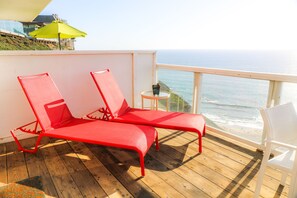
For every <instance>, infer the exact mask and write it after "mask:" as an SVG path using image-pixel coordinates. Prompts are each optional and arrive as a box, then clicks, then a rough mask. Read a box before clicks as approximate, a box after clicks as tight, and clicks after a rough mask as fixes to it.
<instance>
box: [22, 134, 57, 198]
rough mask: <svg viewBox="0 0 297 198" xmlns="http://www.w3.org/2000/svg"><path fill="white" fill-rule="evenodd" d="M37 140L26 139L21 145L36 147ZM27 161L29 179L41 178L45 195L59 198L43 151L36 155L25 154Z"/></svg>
mask: <svg viewBox="0 0 297 198" xmlns="http://www.w3.org/2000/svg"><path fill="white" fill-rule="evenodd" d="M35 140H36V139H35V138H31V139H26V140H22V141H21V143H22V144H23V145H34V144H35ZM25 160H26V164H27V169H28V174H29V177H35V176H40V177H41V181H42V185H43V189H44V192H45V194H46V195H49V196H52V197H58V193H57V191H56V188H55V186H54V183H53V181H52V178H51V176H50V173H49V171H48V169H47V167H46V164H45V163H44V159H43V156H42V154H41V151H38V152H37V153H36V154H31V153H25Z"/></svg>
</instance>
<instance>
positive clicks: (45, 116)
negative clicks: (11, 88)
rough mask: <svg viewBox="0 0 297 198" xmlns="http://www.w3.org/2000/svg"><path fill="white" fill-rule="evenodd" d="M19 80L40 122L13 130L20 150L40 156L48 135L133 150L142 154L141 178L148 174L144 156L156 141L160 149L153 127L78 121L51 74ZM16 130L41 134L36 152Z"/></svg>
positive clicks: (25, 77) (35, 148)
mask: <svg viewBox="0 0 297 198" xmlns="http://www.w3.org/2000/svg"><path fill="white" fill-rule="evenodd" d="M18 80H19V82H20V84H21V86H22V89H23V91H24V93H25V95H26V97H27V99H28V101H29V103H30V106H31V108H32V110H33V112H34V115H35V117H36V119H37V120H36V121H34V122H31V123H28V124H25V125H23V126H21V127H18V128H16V129H13V130H11V131H10V132H11V135H12V137H13V138H14V140H15V142H16V144H17V146H18V150H20V151H23V152H28V153H36V152H37V150H38V146H39V144H40V141H41V139H42V138H43V137H45V136H46V137H52V138H59V139H66V140H71V141H79V142H85V143H91V144H99V145H103V146H112V147H117V148H124V149H130V150H134V151H136V152H137V153H138V154H139V160H140V167H141V175H142V176H144V175H145V169H144V156H145V154H146V153H147V151H148V150H149V148H150V146H151V145H152V144H153V143H154V141H155V143H156V150H159V143H158V133H157V132H156V130H155V129H154V128H153V127H149V126H142V125H132V124H122V123H111V122H105V121H100V120H88V119H81V118H74V117H73V116H72V114H71V112H70V110H69V108H68V106H67V104H66V103H65V101H64V99H63V98H62V96H61V94H60V92H59V90H58V89H57V87H56V85H55V83H54V82H53V81H52V78H51V77H50V76H49V74H48V73H43V74H37V75H32V76H19V77H18ZM38 126H40V127H38ZM32 127H33V129H31V128H32ZM38 128H41V130H38ZM16 131H21V132H24V133H29V134H35V135H38V138H37V141H36V144H35V147H34V149H26V148H24V147H23V146H22V145H21V143H20V142H19V140H18V139H17V137H16V134H15V132H16Z"/></svg>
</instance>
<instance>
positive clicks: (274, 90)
mask: <svg viewBox="0 0 297 198" xmlns="http://www.w3.org/2000/svg"><path fill="white" fill-rule="evenodd" d="M282 84H283V83H282V82H280V81H275V80H270V81H269V89H268V97H267V102H266V108H270V107H273V106H275V105H279V104H280V102H281V93H282ZM266 130H267V129H266V127H265V126H264V128H263V133H262V139H261V145H262V146H263V148H264V146H265V142H264V141H265V138H266V133H267V131H266Z"/></svg>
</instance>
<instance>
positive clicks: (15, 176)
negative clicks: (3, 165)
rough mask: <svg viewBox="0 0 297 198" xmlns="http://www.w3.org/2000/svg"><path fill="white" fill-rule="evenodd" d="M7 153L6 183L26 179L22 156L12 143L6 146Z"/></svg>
mask: <svg viewBox="0 0 297 198" xmlns="http://www.w3.org/2000/svg"><path fill="white" fill-rule="evenodd" d="M6 152H7V182H8V183H12V182H17V181H21V180H24V179H27V178H28V172H27V167H26V162H25V158H24V154H23V152H21V151H18V150H17V146H16V144H15V143H14V142H9V143H7V144H6Z"/></svg>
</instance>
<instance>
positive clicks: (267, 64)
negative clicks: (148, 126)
mask: <svg viewBox="0 0 297 198" xmlns="http://www.w3.org/2000/svg"><path fill="white" fill-rule="evenodd" d="M157 63H160V64H162V63H164V64H176V65H189V66H197V67H206V68H220V69H232V70H242V71H252V72H265V73H281V74H295V75H297V51H289V50H288V51H281V50H273V51H272V50H271V51H268V50H159V51H158V52H157ZM193 76H194V75H193V73H191V72H181V71H172V70H165V69H159V70H158V79H159V80H160V81H162V82H164V83H165V84H166V85H167V86H169V87H170V88H171V89H172V91H174V92H175V93H177V94H178V95H179V96H181V97H182V98H183V99H184V100H185V101H186V102H188V103H189V104H192V91H193ZM268 87H269V82H268V81H262V80H254V79H243V78H235V77H224V76H217V75H207V74H205V75H203V80H202V101H201V108H200V113H202V114H203V115H204V116H205V117H206V118H207V119H208V120H209V121H210V122H209V123H208V124H211V125H213V126H215V127H217V128H220V129H223V130H226V131H228V132H230V133H233V134H236V135H239V136H242V137H244V138H247V139H250V140H252V141H256V142H260V141H261V136H262V131H263V122H262V118H261V115H260V113H259V109H260V108H263V107H265V105H266V100H267V94H268ZM289 101H292V102H294V103H297V85H295V84H292V83H284V86H283V89H282V100H281V103H285V102H289Z"/></svg>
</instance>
